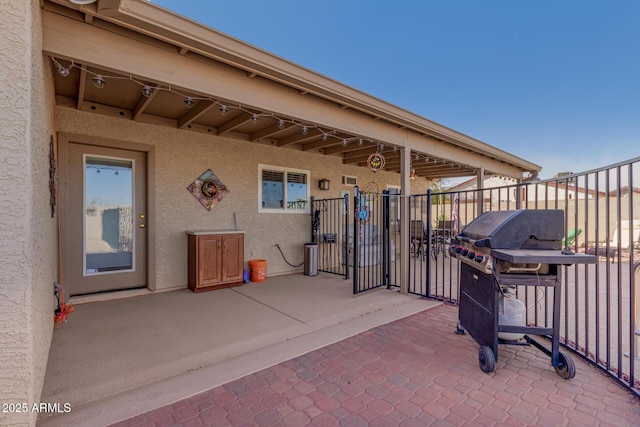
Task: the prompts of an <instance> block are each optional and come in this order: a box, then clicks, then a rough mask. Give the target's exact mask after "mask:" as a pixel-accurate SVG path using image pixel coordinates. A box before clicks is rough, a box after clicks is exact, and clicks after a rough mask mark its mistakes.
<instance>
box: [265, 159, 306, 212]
mask: <svg viewBox="0 0 640 427" xmlns="http://www.w3.org/2000/svg"><path fill="white" fill-rule="evenodd" d="M265 170H267V171H273V172H282V173H283V174H284V182H283V184H284V185H283V187H284V196H283V197H284V200H285V201H286V200H287V183H288V181H287V174H288V173H298V174H304V175H305V176H306V181H307V182H306V185H307V196H306V200H307V203H306V206H305V208H304V209H291V208H287V206H286V202H285V203H283V207H282V208H263V207H262V184H263V183H262V176H263V171H265ZM310 184H311V171H308V170H305V169H296V168H288V167H282V166H272V165H265V164H262V163H259V164H258V212H259V213H279V214H283V213H286V214H306V215H308V214H309V213H310V212H311V208H310V205H311V185H310Z"/></svg>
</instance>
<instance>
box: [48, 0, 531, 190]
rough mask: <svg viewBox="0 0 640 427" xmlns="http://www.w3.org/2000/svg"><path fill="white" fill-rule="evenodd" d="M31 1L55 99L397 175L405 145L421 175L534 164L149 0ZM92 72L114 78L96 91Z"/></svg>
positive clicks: (524, 168) (504, 170)
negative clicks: (184, 106)
mask: <svg viewBox="0 0 640 427" xmlns="http://www.w3.org/2000/svg"><path fill="white" fill-rule="evenodd" d="M42 4H43V27H44V37H43V50H44V52H45V53H47V54H48V55H51V56H54V57H55V58H56V61H57V63H58V64H60V65H61V66H62V67H63V68H68V67H71V68H72V69H71V71H72V72H71V73H70V76H69V77H67V78H66V80H65V79H62V78H60V77H59V76H56V91H57V92H56V95H57V101H58V104H59V105H65V106H69V107H74V108H79V109H83V110H85V111H90V112H97V113H99V114H100V113H101V114H110V115H115V116H118V115H119V116H120V117H125V118H130V119H133V120H137V121H143V122H145V121H146V122H151V123H155V124H161V125H167V126H177V127H179V128H182V129H188V130H191V131H196V132H203V133H209V134H218V135H224V136H229V137H234V138H238V139H245V140H251V141H256V142H263V143H269V144H273V145H278V146H293V147H300V149H301V150H303V151H315V152H318V151H320V152H322V153H323V154H326V155H337V156H341V157H343V162H344V163H350V164H357V165H360V166H363V165H365V164H366V160H367V157H368V155H369V154H371V153H372V152H375V151H376V150H380V149H382V152H383V153H384V155H385V157H386V158H387V167H386V169H387V170H396V171H400V164H401V158H400V150H397V148H407V149H409V152H410V155H411V158H412V159H413V158H415V159H416V161H414V162H413V163H414V164H413V167H414V168H415V169H416V173H417V174H418V175H421V176H425V177H428V178H441V177H452V176H469V175H471V174H473V173H475V169H476V168H479V167H482V168H483V169H485V170H486V171H487V172H488V173H500V174H504V175H509V176H513V177H517V178H522V177H523V174H529V176H533V175H536V174H537V172H538V171H539V170H540V169H541V167H540V166H538V165H536V164H534V163H531V162H529V161H526V160H524V159H522V158H519V157H517V156H514V155H512V154H510V153H508V152H505V151H503V150H500V149H498V148H496V147H493V146H491V145H488V144H486V143H484V142H481V141H479V140H477V139H475V138H472V137H470V136H467V135H465V134H463V133H460V132H457V131H455V130H453V129H451V128H448V127H446V126H443V125H441V124H439V123H436V122H433V121H431V120H429V119H426V118H424V117H421V116H419V115H417V114H415V113H412V112H410V111H407V110H405V109H402V108H400V107H397V106H395V105H392V104H390V103H388V102H385V101H383V100H381V99H378V98H376V97H373V96H371V95H368V94H366V93H364V92H361V91H359V90H357V89H354V88H352V87H349V86H347V85H344V84H342V83H339V82H337V81H335V80H332V79H330V78H328V77H325V76H323V75H320V74H319V73H316V72H314V71H312V70H309V69H307V68H304V67H301V66H300V65H297V64H294V63H292V62H290V61H287V60H286V59H283V58H281V57H278V56H276V55H273V54H271V53H269V52H266V51H264V50H262V49H259V48H256V47H254V46H251V45H249V44H247V43H245V42H242V41H240V40H238V39H235V38H233V37H230V36H228V35H226V34H223V33H221V32H219V31H216V30H214V29H212V28H209V27H206V26H204V25H202V24H200V23H197V22H195V21H192V20H190V19H187V18H185V17H182V16H180V15H177V14H175V13H173V12H170V11H168V10H166V9H163V8H161V7H159V6H157V5H154V4H153V3H150V2H148V1H144V0H98V1H97V2H96V3H93V4H89V5H82V6H80V5H74V4H70V3H69V2H68V1H66V0H43V2H42ZM105 30H106V31H108V33H109V34H105ZM125 43H126V44H129V43H130V44H131V48H130V49H129V48H125V47H124V46H123V44H125ZM92 45H99V46H100V49H92V48H91V46H92ZM140 45H143V46H144V48H141V47H140ZM172 49H173V50H172ZM212 60H213V61H212ZM238 72H241V73H242V74H241V75H240V74H238ZM96 75H100V76H102V77H103V78H104V80H106V81H107V84H110V83H111V82H109V78H113V79H119V83H118V85H116V84H111V90H110V91H96V90H94V89H93V83H92V80H93V79H94V77H96ZM274 83H275V84H276V85H275V86H274ZM142 86H148V87H149V88H150V89H151V91H148V92H147V93H148V94H150V96H149V98H146V99H143V98H142V97H141V96H140V93H139V92H140V88H141V87H142ZM158 93H161V95H162V96H156V95H155V94H158ZM169 94H171V95H173V98H174V99H173V100H170V99H169V98H171V97H169V96H167V95H169ZM185 97H190V98H191V99H192V101H194V102H193V103H192V104H191V105H192V107H193V108H192V109H191V110H190V111H188V112H187V113H184V111H180V110H176V109H175V108H172V106H171V105H169V103H170V102H174V105H175V103H182V100H183V99H185ZM162 103H164V105H160V104H162ZM223 105H224V106H225V107H228V110H230V113H229V114H228V115H226V116H225V118H224V119H222V118H221V117H220V116H219V115H218V114H217V110H218V109H221V108H222V106H223ZM91 108H93V109H91ZM232 113H233V114H232ZM337 113H339V114H340V115H341V117H340V118H339V119H336V117H337ZM252 119H253V120H252ZM282 122H284V128H282V127H279V126H278V125H280V126H282V124H283V123H282ZM303 127H306V128H307V132H306V133H304V134H303V135H300V132H298V130H299V129H301V128H303ZM345 141H346V144H345V143H344V142H345ZM358 141H360V144H358V143H357V142H358ZM380 144H383V147H382V148H380V147H381V146H380Z"/></svg>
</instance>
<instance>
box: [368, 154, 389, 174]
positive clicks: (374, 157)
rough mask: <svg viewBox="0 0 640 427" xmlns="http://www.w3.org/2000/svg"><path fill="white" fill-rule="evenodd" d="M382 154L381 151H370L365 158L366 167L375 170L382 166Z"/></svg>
mask: <svg viewBox="0 0 640 427" xmlns="http://www.w3.org/2000/svg"><path fill="white" fill-rule="evenodd" d="M384 163H385V160H384V156H383V155H382V154H381V153H372V154H371V155H369V158H368V159H367V167H368V168H369V169H370V170H372V171H374V172H376V171H379V170H380V169H383V168H384Z"/></svg>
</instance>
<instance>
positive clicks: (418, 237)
mask: <svg viewBox="0 0 640 427" xmlns="http://www.w3.org/2000/svg"><path fill="white" fill-rule="evenodd" d="M425 237H426V236H425V224H424V221H422V220H411V224H410V228H409V238H410V239H411V253H412V254H413V255H414V256H415V257H416V258H418V257H420V256H422V258H423V259H424V258H426V256H427V255H426V253H425V251H424V245H425V243H426V238H425Z"/></svg>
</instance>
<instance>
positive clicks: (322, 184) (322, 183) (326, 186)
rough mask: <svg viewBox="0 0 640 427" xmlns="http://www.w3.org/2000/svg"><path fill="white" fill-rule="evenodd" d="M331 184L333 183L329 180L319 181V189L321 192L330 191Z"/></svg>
mask: <svg viewBox="0 0 640 427" xmlns="http://www.w3.org/2000/svg"><path fill="white" fill-rule="evenodd" d="M329 182H331V181H330V180H328V179H327V178H322V179H321V180H320V181H318V188H319V189H321V190H328V189H329Z"/></svg>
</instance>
